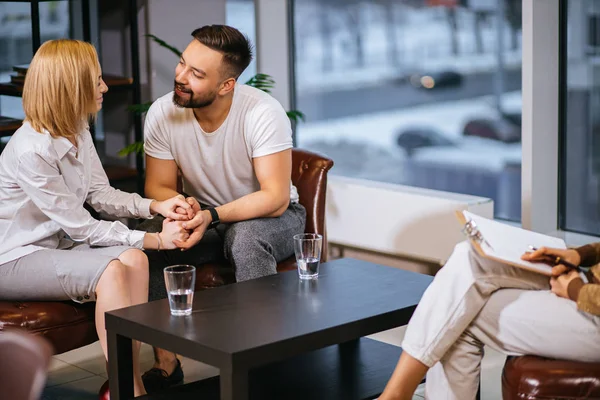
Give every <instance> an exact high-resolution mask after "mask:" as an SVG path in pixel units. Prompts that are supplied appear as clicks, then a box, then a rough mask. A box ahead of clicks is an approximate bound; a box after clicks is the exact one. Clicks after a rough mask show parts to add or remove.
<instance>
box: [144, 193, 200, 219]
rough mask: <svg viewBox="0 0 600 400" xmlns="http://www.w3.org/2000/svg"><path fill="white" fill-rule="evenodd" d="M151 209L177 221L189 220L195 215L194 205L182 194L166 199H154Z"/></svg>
mask: <svg viewBox="0 0 600 400" xmlns="http://www.w3.org/2000/svg"><path fill="white" fill-rule="evenodd" d="M150 211H151V212H155V213H158V214H161V215H162V216H163V217H165V218H169V219H172V220H175V221H188V220H190V219H192V218H193V217H194V210H193V209H192V206H191V205H190V204H189V203H188V202H187V201H186V200H185V197H183V195H181V194H179V195H177V196H175V197H172V198H170V199H168V200H164V201H156V200H154V201H152V203H150Z"/></svg>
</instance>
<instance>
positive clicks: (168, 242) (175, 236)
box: [158, 218, 190, 250]
mask: <svg viewBox="0 0 600 400" xmlns="http://www.w3.org/2000/svg"><path fill="white" fill-rule="evenodd" d="M182 224H183V222H181V221H175V220H172V219H170V218H165V220H164V221H163V226H162V231H161V232H160V233H159V234H158V235H159V237H160V242H161V249H163V250H173V249H176V248H177V245H176V242H179V241H185V240H188V239H189V237H190V234H189V232H188V231H187V229H185V228H184V227H183V226H182Z"/></svg>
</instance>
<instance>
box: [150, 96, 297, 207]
mask: <svg viewBox="0 0 600 400" xmlns="http://www.w3.org/2000/svg"><path fill="white" fill-rule="evenodd" d="M144 131H145V132H144V135H145V142H144V148H145V151H146V154H148V155H149V156H151V157H154V158H159V159H162V160H175V162H176V163H177V165H178V166H179V168H180V169H181V172H182V174H183V191H184V192H185V193H187V194H188V195H190V196H194V197H195V198H197V199H198V200H199V201H200V203H202V204H204V205H209V206H215V207H216V206H220V205H223V204H226V203H229V202H232V201H234V200H237V199H239V198H240V197H243V196H245V195H247V194H250V193H254V192H256V191H258V190H260V185H259V183H258V180H257V178H256V175H255V173H254V167H253V164H252V159H253V158H256V157H263V156H267V155H269V154H274V153H277V152H280V151H283V150H287V149H290V148H291V147H292V145H293V143H292V129H291V124H290V120H289V118H288V117H287V115H286V113H285V110H284V109H283V107H282V106H281V104H279V102H278V101H277V100H275V99H274V98H273V97H271V96H270V95H269V94H267V93H265V92H263V91H261V90H259V89H256V88H253V87H251V86H247V85H240V84H237V85H236V86H235V89H234V92H233V102H232V104H231V109H230V110H229V115H228V116H227V118H226V119H225V121H224V122H223V124H221V126H220V127H219V128H218V129H217V130H215V131H214V132H204V131H203V130H202V128H201V127H200V124H199V123H198V121H197V120H196V117H195V116H194V112H193V109H191V108H180V107H177V106H176V105H174V104H173V92H171V93H168V94H166V95H164V96H162V97H161V98H159V99H158V100H156V101H155V102H154V104H152V106H151V107H150V110H148V113H147V115H146V122H145V127H144ZM290 201H291V202H297V201H298V192H297V191H296V188H295V187H294V186H293V185H292V183H291V182H290Z"/></svg>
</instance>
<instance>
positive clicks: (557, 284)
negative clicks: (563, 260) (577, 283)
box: [550, 270, 581, 299]
mask: <svg viewBox="0 0 600 400" xmlns="http://www.w3.org/2000/svg"><path fill="white" fill-rule="evenodd" d="M573 279H581V276H579V272H577V271H575V270H571V272H569V273H568V274H563V275H561V276H559V277H558V278H555V277H552V278H551V279H550V286H551V287H552V293H554V294H555V295H557V296H558V297H564V298H565V299H569V298H570V297H569V291H568V289H569V283H571V281H572V280H573Z"/></svg>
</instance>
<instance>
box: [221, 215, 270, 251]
mask: <svg viewBox="0 0 600 400" xmlns="http://www.w3.org/2000/svg"><path fill="white" fill-rule="evenodd" d="M264 251H268V252H270V253H272V251H271V249H270V245H269V243H267V242H266V241H264V240H262V239H261V237H260V235H259V232H257V229H256V227H254V226H253V224H252V223H251V221H242V222H238V223H235V224H233V225H232V226H231V227H230V228H229V229H228V230H227V233H226V234H225V253H226V255H227V257H228V258H229V259H234V260H235V259H238V258H240V257H245V256H250V255H251V254H253V253H256V252H264Z"/></svg>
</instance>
